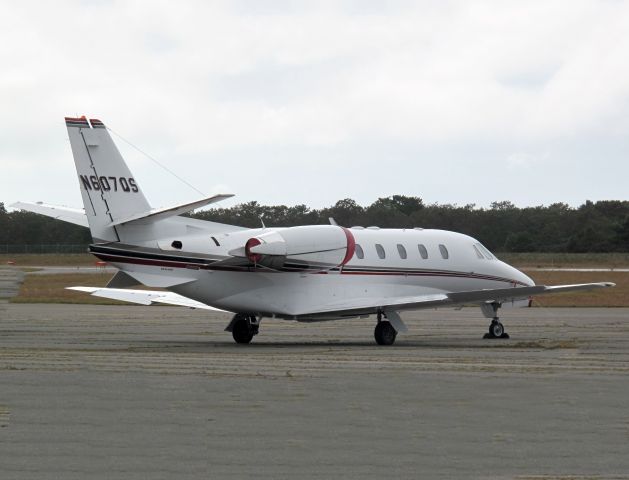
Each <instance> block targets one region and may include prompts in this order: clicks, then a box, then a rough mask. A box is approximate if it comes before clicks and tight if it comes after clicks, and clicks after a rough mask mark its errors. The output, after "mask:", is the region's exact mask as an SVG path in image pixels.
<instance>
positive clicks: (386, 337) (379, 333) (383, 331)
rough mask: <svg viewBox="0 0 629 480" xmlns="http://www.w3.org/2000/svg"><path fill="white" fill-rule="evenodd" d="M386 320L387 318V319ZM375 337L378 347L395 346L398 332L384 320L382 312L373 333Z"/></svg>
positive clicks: (379, 313)
mask: <svg viewBox="0 0 629 480" xmlns="http://www.w3.org/2000/svg"><path fill="white" fill-rule="evenodd" d="M385 318H386V317H385ZM373 336H374V337H375V339H376V343H377V344H378V345H393V343H394V342H395V337H397V331H396V330H395V328H393V325H391V322H389V321H388V320H382V312H378V323H377V324H376V328H375V330H374V331H373Z"/></svg>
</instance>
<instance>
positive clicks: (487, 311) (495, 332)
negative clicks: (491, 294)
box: [481, 302, 509, 338]
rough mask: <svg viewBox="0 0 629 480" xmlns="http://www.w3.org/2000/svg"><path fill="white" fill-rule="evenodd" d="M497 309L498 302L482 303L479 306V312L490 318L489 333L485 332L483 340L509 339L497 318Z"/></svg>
mask: <svg viewBox="0 0 629 480" xmlns="http://www.w3.org/2000/svg"><path fill="white" fill-rule="evenodd" d="M499 308H500V303H498V302H493V303H484V304H482V305H481V310H482V311H483V314H484V315H485V317H487V318H491V323H490V324H489V332H487V333H486V334H485V335H484V336H483V338H509V334H508V333H507V332H505V327H504V326H503V325H502V323H500V319H499V318H498V309H499Z"/></svg>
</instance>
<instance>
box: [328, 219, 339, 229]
mask: <svg viewBox="0 0 629 480" xmlns="http://www.w3.org/2000/svg"><path fill="white" fill-rule="evenodd" d="M328 220H329V221H330V225H334V226H335V227H338V226H339V224H338V223H336V220H334V217H328Z"/></svg>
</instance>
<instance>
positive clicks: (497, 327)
mask: <svg viewBox="0 0 629 480" xmlns="http://www.w3.org/2000/svg"><path fill="white" fill-rule="evenodd" d="M504 334H505V327H504V326H503V325H502V323H500V322H499V321H497V320H494V321H493V322H491V325H489V335H491V336H492V337H494V338H502V336H503V335H504Z"/></svg>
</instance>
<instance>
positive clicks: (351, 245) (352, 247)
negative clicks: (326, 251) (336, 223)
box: [341, 227, 356, 265]
mask: <svg viewBox="0 0 629 480" xmlns="http://www.w3.org/2000/svg"><path fill="white" fill-rule="evenodd" d="M341 228H342V229H343V232H344V233H345V237H346V238H347V251H346V253H345V258H344V259H343V261H342V262H341V265H345V264H346V263H347V262H349V261H350V260H351V259H352V257H353V256H354V252H355V251H356V239H355V238H354V234H353V233H352V232H350V230H349V228H345V227H341Z"/></svg>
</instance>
